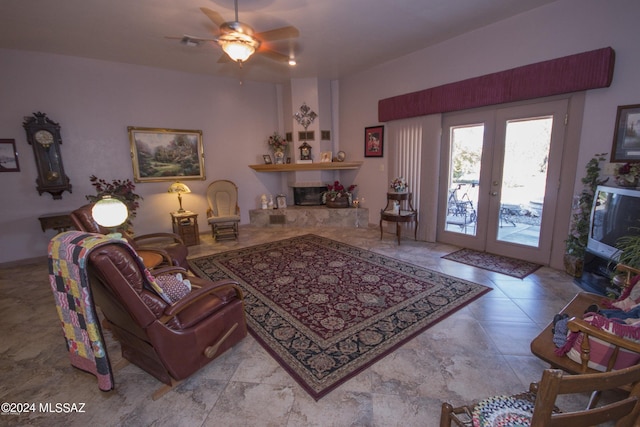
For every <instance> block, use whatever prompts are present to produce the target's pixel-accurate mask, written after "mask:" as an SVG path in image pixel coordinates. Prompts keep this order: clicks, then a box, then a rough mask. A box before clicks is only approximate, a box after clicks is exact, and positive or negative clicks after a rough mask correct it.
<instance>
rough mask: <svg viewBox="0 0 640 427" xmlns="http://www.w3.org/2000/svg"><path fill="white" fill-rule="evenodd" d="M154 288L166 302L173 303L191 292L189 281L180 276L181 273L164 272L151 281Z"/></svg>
mask: <svg viewBox="0 0 640 427" xmlns="http://www.w3.org/2000/svg"><path fill="white" fill-rule="evenodd" d="M151 285H152V286H153V288H154V290H155V291H156V292H157V293H158V295H160V297H161V298H162V299H163V300H165V301H166V302H167V303H168V304H173V303H175V302H176V301H178V300H180V299H181V298H183V297H184V296H186V295H187V294H188V293H189V292H191V282H189V281H188V280H185V279H183V278H182V274H180V273H178V274H176V275H173V274H164V275H162V276H158V277H155V280H153V281H152V282H151Z"/></svg>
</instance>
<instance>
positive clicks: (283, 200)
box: [276, 194, 287, 209]
mask: <svg viewBox="0 0 640 427" xmlns="http://www.w3.org/2000/svg"><path fill="white" fill-rule="evenodd" d="M276 208H277V209H286V208H287V196H285V195H284V194H278V195H277V196H276Z"/></svg>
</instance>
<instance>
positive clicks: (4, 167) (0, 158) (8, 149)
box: [0, 139, 20, 172]
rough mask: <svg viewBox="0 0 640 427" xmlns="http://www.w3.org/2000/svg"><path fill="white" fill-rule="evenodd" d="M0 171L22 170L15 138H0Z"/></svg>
mask: <svg viewBox="0 0 640 427" xmlns="http://www.w3.org/2000/svg"><path fill="white" fill-rule="evenodd" d="M0 172H20V164H19V163H18V152H17V151H16V140H15V139H0Z"/></svg>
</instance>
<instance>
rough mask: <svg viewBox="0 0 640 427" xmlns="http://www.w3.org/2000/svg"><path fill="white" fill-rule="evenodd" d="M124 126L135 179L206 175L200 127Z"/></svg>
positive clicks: (200, 176) (181, 177) (136, 180)
mask: <svg viewBox="0 0 640 427" xmlns="http://www.w3.org/2000/svg"><path fill="white" fill-rule="evenodd" d="M127 130H128V131H129V142H130V143H131V160H132V162H133V180H134V181H135V182H158V181H175V180H177V179H181V180H183V181H184V180H185V179H201V180H204V179H205V174H204V149H203V146H202V131H201V130H179V129H156V128H140V127H132V126H129V127H128V128H127Z"/></svg>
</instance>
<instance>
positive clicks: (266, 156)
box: [262, 154, 273, 165]
mask: <svg viewBox="0 0 640 427" xmlns="http://www.w3.org/2000/svg"><path fill="white" fill-rule="evenodd" d="M262 160H264V164H265V165H271V164H273V162H272V161H271V156H270V155H269V154H263V155H262Z"/></svg>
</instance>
